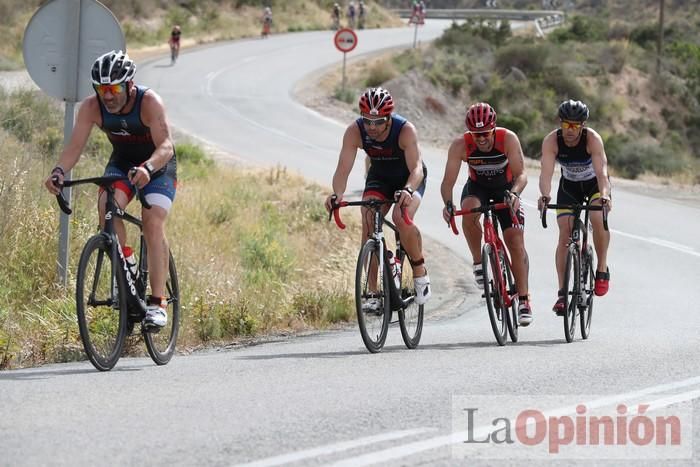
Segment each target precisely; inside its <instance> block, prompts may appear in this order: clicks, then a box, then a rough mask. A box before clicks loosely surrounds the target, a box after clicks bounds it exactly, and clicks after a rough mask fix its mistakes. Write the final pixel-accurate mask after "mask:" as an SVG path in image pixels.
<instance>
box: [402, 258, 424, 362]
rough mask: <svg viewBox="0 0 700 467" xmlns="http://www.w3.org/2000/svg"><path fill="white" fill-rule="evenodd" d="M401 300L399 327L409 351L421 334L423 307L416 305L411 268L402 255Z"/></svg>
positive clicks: (416, 343)
mask: <svg viewBox="0 0 700 467" xmlns="http://www.w3.org/2000/svg"><path fill="white" fill-rule="evenodd" d="M400 294H401V300H402V301H403V303H404V305H402V306H401V309H400V310H399V327H400V328H401V337H402V338H403V342H404V344H406V347H408V348H409V349H415V348H416V347H417V346H418V343H419V342H420V337H421V334H422V333H423V310H424V308H425V306H424V305H418V304H417V303H416V300H415V299H416V289H415V287H414V285H413V268H411V263H410V261H408V257H407V256H406V255H405V254H404V257H403V261H402V262H401V291H400Z"/></svg>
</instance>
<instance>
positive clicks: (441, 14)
mask: <svg viewBox="0 0 700 467" xmlns="http://www.w3.org/2000/svg"><path fill="white" fill-rule="evenodd" d="M392 11H393V12H394V14H397V15H398V16H400V17H401V18H410V17H411V13H412V10H410V9H405V10H404V9H400V10H392ZM547 17H559V18H561V21H563V18H564V12H563V11H560V10H495V9H477V8H463V9H452V10H444V9H430V8H428V11H427V13H426V18H428V19H430V18H433V19H467V18H481V19H507V20H512V21H535V20H536V19H538V18H547ZM561 21H560V22H561Z"/></svg>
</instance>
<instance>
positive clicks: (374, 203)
mask: <svg viewBox="0 0 700 467" xmlns="http://www.w3.org/2000/svg"><path fill="white" fill-rule="evenodd" d="M394 202H395V201H394V200H390V199H384V200H378V199H369V200H366V201H364V200H363V201H341V202H340V203H336V202H333V203H332V206H333V209H332V210H331V212H330V213H329V214H328V220H329V221H330V220H331V216H332V217H333V219H334V220H335V223H336V225H337V226H338V228H339V229H345V224H343V221H342V220H341V219H340V208H344V207H346V206H369V207H373V208H374V207H378V206H381V205H383V204H394ZM401 217H402V218H403V220H404V222H405V223H406V225H413V220H412V219H411V218H410V217H409V216H408V213H407V212H406V209H405V208H401Z"/></svg>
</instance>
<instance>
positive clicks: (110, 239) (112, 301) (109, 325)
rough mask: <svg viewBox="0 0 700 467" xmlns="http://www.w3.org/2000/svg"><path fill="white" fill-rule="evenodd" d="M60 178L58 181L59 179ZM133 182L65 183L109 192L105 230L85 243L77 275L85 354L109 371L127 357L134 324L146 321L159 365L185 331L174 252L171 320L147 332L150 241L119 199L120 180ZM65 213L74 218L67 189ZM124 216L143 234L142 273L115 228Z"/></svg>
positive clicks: (168, 291) (169, 299) (170, 278)
mask: <svg viewBox="0 0 700 467" xmlns="http://www.w3.org/2000/svg"><path fill="white" fill-rule="evenodd" d="M55 180H57V179H55ZM123 180H127V177H123V176H103V177H94V178H84V179H75V180H64V181H63V184H62V185H61V190H62V189H63V188H65V187H70V186H75V185H80V184H86V183H92V184H95V185H97V186H99V187H102V189H104V190H105V192H106V194H107V203H106V208H105V216H104V227H103V228H102V230H101V231H100V232H99V233H98V234H96V235H94V236H92V237H91V238H90V239H88V241H87V242H86V243H85V247H84V248H83V251H82V253H81V255H80V260H79V262H78V272H77V276H76V292H75V298H76V308H77V315H78V327H79V328H80V337H81V339H82V341H83V347H84V349H85V354H86V355H87V357H88V359H89V360H90V362H92V364H93V365H94V366H95V368H97V369H98V370H100V371H108V370H110V369H112V368H113V367H114V365H116V363H117V361H118V360H119V358H120V357H121V354H122V350H123V348H124V342H125V340H126V337H127V336H128V335H130V334H131V333H132V332H133V329H134V326H135V325H136V324H137V323H141V335H142V336H143V339H144V341H145V343H146V349H147V350H148V354H149V355H150V356H151V358H152V359H153V361H154V362H155V363H156V364H158V365H165V364H166V363H168V362H169V361H170V359H171V358H172V356H173V354H174V352H175V344H176V341H177V335H178V332H179V329H180V287H179V284H178V280H177V271H176V269H175V260H174V259H173V255H172V253H171V252H169V260H168V275H167V279H166V292H165V293H166V300H167V303H168V305H167V314H168V322H167V324H166V326H165V327H164V328H162V329H153V328H149V329H146V328H145V327H144V326H143V319H144V317H145V315H146V291H147V286H148V261H147V252H146V242H145V240H144V237H143V223H142V221H141V219H139V218H137V217H134V216H132V215H131V214H129V213H127V212H125V211H124V210H122V209H121V208H119V206H118V205H117V204H116V203H115V201H114V187H113V186H112V185H113V184H114V183H115V182H118V181H123ZM137 195H138V197H139V199H140V201H141V204H142V205H143V207H144V208H145V209H150V207H151V206H150V205H149V204H148V202H147V201H146V199H145V196H143V193H142V192H141V191H140V190H138V189H137ZM56 198H57V201H58V204H59V206H60V207H61V210H62V211H63V212H65V213H66V214H68V215H70V214H71V213H72V210H71V208H70V206H69V205H68V202H67V201H66V199H65V197H64V196H63V191H61V192H60V193H59V194H58V195H57V196H56ZM115 217H118V218H120V219H123V220H124V221H126V222H128V223H130V224H133V225H135V226H136V227H137V228H138V230H139V248H138V250H137V251H138V258H140V260H139V261H138V263H137V268H136V271H134V270H132V268H131V267H130V266H129V264H128V263H127V262H126V260H125V258H124V252H123V251H122V247H121V245H120V244H119V241H118V239H117V234H116V232H115V230H114V218H115Z"/></svg>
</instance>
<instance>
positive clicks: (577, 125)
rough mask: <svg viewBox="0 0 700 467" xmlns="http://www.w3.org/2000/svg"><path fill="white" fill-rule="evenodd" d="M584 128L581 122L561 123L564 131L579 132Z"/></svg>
mask: <svg viewBox="0 0 700 467" xmlns="http://www.w3.org/2000/svg"><path fill="white" fill-rule="evenodd" d="M582 126H583V123H581V122H569V121H567V120H562V121H561V127H562V129H564V130H568V129H572V130H578V129H580V128H581V127H582Z"/></svg>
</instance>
